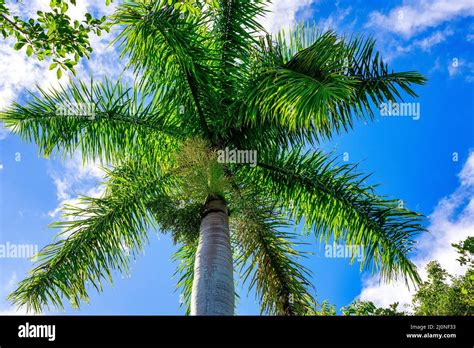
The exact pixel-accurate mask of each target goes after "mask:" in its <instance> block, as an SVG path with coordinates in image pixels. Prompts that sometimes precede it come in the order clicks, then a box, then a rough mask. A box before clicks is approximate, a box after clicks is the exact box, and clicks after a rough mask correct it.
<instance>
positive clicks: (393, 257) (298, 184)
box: [241, 148, 425, 283]
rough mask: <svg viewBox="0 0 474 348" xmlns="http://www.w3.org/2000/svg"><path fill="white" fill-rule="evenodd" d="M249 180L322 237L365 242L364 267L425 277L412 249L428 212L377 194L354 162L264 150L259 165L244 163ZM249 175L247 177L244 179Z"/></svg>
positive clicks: (391, 275)
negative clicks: (410, 207) (418, 212)
mask: <svg viewBox="0 0 474 348" xmlns="http://www.w3.org/2000/svg"><path fill="white" fill-rule="evenodd" d="M241 172H244V173H245V175H246V176H247V182H248V183H249V184H251V182H258V183H259V187H260V189H261V190H265V191H267V192H268V194H272V195H273V196H274V197H275V199H278V200H279V201H280V206H281V207H282V209H283V210H284V211H285V212H286V213H287V214H288V215H289V216H290V217H291V218H293V219H294V220H295V221H296V222H297V223H299V222H301V221H303V222H304V224H305V227H306V230H308V231H309V230H313V231H314V233H315V235H316V237H319V238H320V240H325V242H326V243H327V242H329V239H330V238H331V237H334V240H336V241H344V242H345V243H346V244H347V245H358V246H363V252H364V259H363V262H362V263H361V270H362V269H363V268H365V269H367V268H371V269H372V272H379V273H380V275H381V278H382V279H385V280H392V279H397V277H398V276H399V275H401V276H403V277H404V279H405V280H406V281H407V283H408V281H409V280H411V281H413V282H414V283H418V282H419V281H420V278H419V275H418V273H417V270H416V266H415V265H414V264H413V263H412V262H411V261H410V259H409V256H408V254H409V253H410V252H411V251H412V250H413V248H414V244H415V241H414V236H415V235H416V234H417V233H419V232H422V231H425V229H424V228H423V226H422V225H421V221H422V216H421V215H420V214H417V213H415V212H412V211H410V210H408V209H405V208H403V207H402V206H400V204H399V203H400V201H399V200H391V199H387V198H385V197H381V196H378V195H376V194H375V193H374V192H373V189H374V186H373V185H372V186H369V185H367V184H366V183H365V180H366V179H367V176H365V177H364V176H361V175H360V174H358V173H357V172H356V171H355V168H354V166H350V165H347V164H346V165H337V164H335V163H334V160H329V158H328V156H326V155H323V154H322V153H321V152H306V153H305V152H303V151H302V150H301V149H297V148H294V149H292V150H289V151H280V152H274V153H272V154H271V153H266V154H261V155H260V158H259V163H258V165H257V167H256V168H254V169H251V168H248V167H242V168H241ZM244 180H245V179H244Z"/></svg>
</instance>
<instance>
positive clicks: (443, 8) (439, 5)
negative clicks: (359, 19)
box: [367, 0, 474, 38]
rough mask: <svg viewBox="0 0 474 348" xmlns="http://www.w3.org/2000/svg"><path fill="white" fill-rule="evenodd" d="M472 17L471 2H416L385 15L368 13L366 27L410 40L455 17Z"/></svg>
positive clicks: (445, 0)
mask: <svg viewBox="0 0 474 348" xmlns="http://www.w3.org/2000/svg"><path fill="white" fill-rule="evenodd" d="M473 15H474V2H473V1H471V0H456V1H452V0H417V1H410V2H409V4H407V5H403V6H398V7H395V8H393V9H392V10H391V11H390V12H389V13H387V14H383V13H381V12H379V11H374V12H372V13H370V14H369V22H368V23H367V26H368V27H374V28H377V29H378V30H382V31H388V32H393V33H397V34H400V35H402V36H404V37H405V38H410V37H412V36H413V35H415V34H418V33H420V32H422V31H424V30H425V29H427V28H434V27H436V26H438V25H440V24H442V23H445V22H448V21H450V20H453V19H454V18H456V17H468V16H473Z"/></svg>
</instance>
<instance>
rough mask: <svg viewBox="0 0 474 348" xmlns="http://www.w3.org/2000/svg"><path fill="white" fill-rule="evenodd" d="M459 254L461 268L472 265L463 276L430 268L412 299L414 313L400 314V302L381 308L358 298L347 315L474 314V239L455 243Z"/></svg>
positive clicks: (436, 264) (433, 264)
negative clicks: (426, 277)
mask: <svg viewBox="0 0 474 348" xmlns="http://www.w3.org/2000/svg"><path fill="white" fill-rule="evenodd" d="M452 246H453V247H454V248H455V249H457V251H458V253H459V258H458V259H457V260H458V261H459V262H460V264H461V265H463V266H466V265H467V266H468V267H467V270H466V273H465V274H464V275H461V276H454V275H450V274H448V272H446V270H445V269H443V268H442V267H441V265H440V264H439V262H437V261H431V262H430V263H428V265H427V266H426V270H427V272H428V279H427V280H426V281H425V282H423V283H422V284H421V286H420V287H419V288H418V290H417V291H416V293H415V295H414V296H413V299H412V305H411V306H410V308H409V309H410V311H409V312H405V311H398V303H393V304H391V305H390V306H389V308H379V307H376V306H375V304H374V303H373V302H371V301H361V300H359V299H356V300H355V301H354V302H352V303H351V304H350V305H349V306H347V307H343V308H342V309H341V311H342V313H343V314H344V315H389V316H394V315H407V314H414V315H474V268H473V265H474V259H473V255H474V237H468V238H467V239H466V240H465V241H462V242H461V243H459V244H452Z"/></svg>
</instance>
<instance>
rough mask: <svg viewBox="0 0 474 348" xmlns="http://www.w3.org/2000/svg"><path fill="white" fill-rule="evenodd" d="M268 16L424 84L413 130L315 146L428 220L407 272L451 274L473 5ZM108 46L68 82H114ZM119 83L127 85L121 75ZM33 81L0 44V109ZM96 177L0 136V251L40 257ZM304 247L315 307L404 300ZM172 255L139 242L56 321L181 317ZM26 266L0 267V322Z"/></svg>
mask: <svg viewBox="0 0 474 348" xmlns="http://www.w3.org/2000/svg"><path fill="white" fill-rule="evenodd" d="M48 3H49V1H41V0H35V1H31V2H29V4H28V5H15V6H18V7H17V9H16V10H17V11H18V13H19V14H21V15H28V13H34V12H36V10H38V9H41V7H42V6H47V4H48ZM97 3H98V2H95V1H92V0H84V1H78V8H77V9H75V12H76V13H75V14H73V16H75V15H77V16H80V15H81V13H83V12H84V9H85V8H88V9H89V11H93V12H100V13H110V12H111V11H112V8H105V6H104V5H102V4H97ZM104 3H105V1H104ZM21 6H22V7H21ZM272 10H273V11H274V12H273V13H272V14H270V15H269V16H268V17H267V18H266V19H265V20H264V23H265V26H266V27H267V28H268V30H270V31H272V32H276V31H277V30H278V29H279V28H281V27H288V26H291V25H293V24H295V23H296V22H298V21H302V20H306V21H311V22H313V21H314V22H316V23H317V24H318V25H319V26H320V27H321V28H322V29H329V28H331V29H334V30H336V31H337V32H338V33H340V34H352V33H360V34H364V35H372V36H374V37H375V38H376V39H377V47H378V49H379V50H380V51H381V52H382V57H383V58H384V59H385V60H386V61H387V62H388V63H389V65H390V66H391V68H393V69H394V70H396V71H407V70H417V71H419V72H421V73H423V74H425V76H426V77H427V78H428V80H429V81H428V84H427V85H426V86H420V87H416V91H417V92H418V94H419V96H420V97H419V98H418V99H410V98H407V99H406V100H405V101H406V102H415V103H419V106H420V111H421V114H420V118H419V119H418V120H415V119H413V118H411V117H382V116H381V115H379V114H378V113H376V116H377V121H375V122H373V123H368V124H363V123H360V124H357V125H356V127H355V129H354V130H353V131H352V132H350V133H348V134H343V135H341V136H339V137H337V138H335V139H333V140H332V141H330V142H327V143H325V144H323V146H324V148H325V149H326V150H328V151H333V154H334V155H335V156H339V158H340V159H341V160H344V159H348V160H349V162H351V163H360V165H359V169H360V171H362V172H366V173H373V175H372V177H371V178H370V179H369V180H370V181H371V182H373V183H379V184H381V186H380V187H379V188H378V192H379V193H381V194H385V195H388V196H391V197H396V198H400V199H401V200H403V204H405V205H406V206H407V207H408V208H410V209H412V210H416V211H418V212H421V213H423V214H425V215H427V216H428V218H427V220H426V226H427V227H428V228H429V230H430V234H426V235H423V236H420V237H419V243H418V251H417V252H416V253H414V254H413V258H414V260H415V262H416V264H417V265H419V266H420V267H421V268H422V267H423V266H424V265H425V264H426V262H427V261H428V260H432V259H438V260H439V261H440V262H441V263H442V265H443V266H444V267H446V268H447V269H448V270H449V271H450V272H454V273H455V272H461V269H460V268H459V267H458V265H457V263H456V261H455V258H456V257H455V254H454V253H453V251H452V250H451V248H450V247H449V245H450V243H452V242H458V241H459V240H462V239H464V238H465V237H467V236H468V235H474V152H473V149H474V119H473V111H474V104H473V103H474V101H473V100H474V98H473V97H474V95H473V92H474V89H473V87H474V50H473V43H474V22H473V20H472V18H473V16H474V3H473V2H472V1H464V0H431V1H423V0H411V1H401V0H397V1H383V4H381V2H380V1H375V0H373V1H362V0H356V1H335V2H334V1H325V0H319V1H312V0H303V1H294V0H274V4H273V5H272ZM111 35H113V33H112V34H111ZM109 41H110V35H106V36H103V37H101V38H94V39H93V47H94V48H95V52H96V53H95V54H94V55H93V57H92V59H91V61H84V62H83V63H82V66H81V68H80V69H76V70H78V75H79V76H80V77H82V78H89V76H90V75H91V74H92V75H93V76H94V78H96V79H99V78H101V77H103V76H104V75H107V76H109V77H110V78H112V79H114V78H117V77H118V76H119V75H120V74H121V72H122V68H123V63H120V62H119V61H118V58H117V53H116V51H115V49H114V48H113V47H107V43H108V42H109ZM124 78H131V76H130V75H129V74H127V73H125V74H124ZM63 80H64V81H66V78H63ZM35 83H39V84H40V85H42V86H48V85H51V84H52V85H55V84H57V81H56V77H55V75H54V73H52V72H49V71H48V69H47V64H40V63H38V62H37V61H36V60H33V59H28V58H27V57H26V55H25V54H24V52H15V51H13V49H12V44H11V42H0V108H3V107H5V106H6V105H8V104H9V102H10V101H11V100H22V98H25V93H24V91H25V89H26V88H34V85H35ZM19 157H21V158H19ZM101 175H102V172H101V171H100V170H99V169H98V168H97V167H96V166H94V165H88V166H87V167H85V168H83V167H82V166H81V163H80V161H79V157H75V158H73V159H70V160H68V161H66V162H65V161H62V160H61V159H59V158H58V159H44V158H39V157H38V155H37V148H36V146H35V145H33V144H25V143H23V142H22V141H21V140H20V139H19V138H18V137H16V136H11V135H7V133H6V132H5V131H4V130H2V129H0V244H5V243H7V242H8V243H12V244H36V245H38V246H39V247H40V248H41V247H42V246H44V245H46V244H48V243H50V242H51V241H52V238H53V236H54V234H55V233H56V232H57V231H55V230H51V229H48V228H47V225H48V223H50V222H52V221H55V220H57V219H59V218H60V211H59V209H58V208H59V207H60V206H61V205H62V204H63V203H65V202H66V203H74V199H75V197H76V196H77V194H79V193H80V194H86V195H98V194H100V189H99V188H98V187H97V186H96V184H97V182H98V181H99V180H100V178H101ZM305 241H307V242H310V243H311V244H310V245H307V246H305V248H304V249H305V250H306V251H310V252H313V253H314V255H312V256H310V257H309V258H308V259H306V260H305V261H304V263H305V265H306V266H308V267H309V268H310V269H311V271H312V273H313V276H312V278H313V285H314V286H315V289H316V295H317V298H318V300H320V301H322V300H324V299H327V300H328V301H329V302H330V303H333V304H335V305H336V308H340V307H341V306H344V305H347V304H349V303H350V302H351V301H352V300H353V299H354V298H355V297H357V296H361V297H362V298H363V299H368V300H372V301H375V303H376V304H379V305H388V304H389V303H392V302H394V301H401V302H406V301H409V298H410V293H409V292H408V290H407V289H406V288H405V287H404V285H403V284H402V283H400V284H398V283H395V284H393V285H390V286H387V285H379V284H378V282H377V279H376V278H373V277H371V276H370V274H368V273H365V272H364V273H360V272H359V267H358V264H357V263H355V264H353V265H352V266H351V265H350V264H349V260H348V259H346V258H328V257H325V253H324V251H325V248H324V244H321V243H318V242H317V241H315V240H314V237H312V238H311V237H309V238H308V239H307V240H305ZM174 251H175V248H174V247H173V245H172V243H171V241H170V240H169V238H168V237H167V236H166V235H161V234H156V233H154V232H151V233H150V245H149V247H148V248H147V249H146V253H145V255H143V256H142V257H140V258H138V259H137V261H136V262H135V263H133V266H132V271H131V274H130V276H128V277H127V276H121V275H117V276H116V277H115V281H114V285H113V286H106V287H105V290H104V292H103V293H102V294H96V293H95V292H94V291H91V295H92V296H91V299H90V304H85V305H84V306H83V307H81V309H80V310H79V311H75V310H73V309H71V308H69V307H66V310H65V313H67V314H71V313H75V314H183V313H184V309H183V308H180V306H179V290H176V289H175V282H176V279H173V278H172V277H173V273H174V270H175V267H176V264H173V263H172V262H171V256H172V253H173V252H174ZM31 266H32V264H31V261H28V260H26V259H15V258H0V314H1V313H5V314H11V313H15V311H14V309H13V308H11V307H10V305H9V304H8V302H7V301H6V300H5V297H6V295H7V294H8V293H9V292H10V291H12V290H13V289H14V286H15V285H16V283H17V282H18V281H19V280H21V279H23V278H24V277H25V275H26V272H27V271H28V269H30V268H31ZM422 274H423V272H422ZM239 295H240V299H239V300H238V306H237V313H238V314H258V313H259V309H258V305H257V304H256V302H255V296H254V293H253V292H251V293H250V294H249V295H248V296H247V287H246V286H244V287H243V289H242V290H241V291H239ZM20 313H21V312H20ZM47 313H60V312H56V311H47Z"/></svg>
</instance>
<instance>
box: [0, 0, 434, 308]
mask: <svg viewBox="0 0 474 348" xmlns="http://www.w3.org/2000/svg"><path fill="white" fill-rule="evenodd" d="M0 1H1V0H0ZM0 3H2V2H0ZM58 3H59V2H58V1H56V2H55V4H54V6H56V5H57V4H58ZM61 3H65V2H64V1H61ZM267 4H268V1H264V0H234V1H231V2H230V1H224V0H222V1H221V0H218V1H215V0H213V1H207V2H206V4H204V3H203V2H199V1H193V0H186V1H177V0H172V1H168V0H157V1H151V0H140V1H138V0H137V1H129V2H126V3H124V4H121V5H120V6H119V7H118V10H117V11H116V13H115V14H114V16H113V18H111V20H112V22H113V23H114V24H116V25H118V26H119V28H120V30H121V31H120V33H119V35H118V37H117V39H116V41H114V43H115V44H117V45H118V48H119V49H120V50H121V51H122V57H124V58H127V59H128V60H129V66H128V68H129V69H131V71H132V72H133V73H134V74H135V81H137V83H136V84H135V85H133V86H125V85H124V84H123V83H121V82H120V81H118V82H116V83H111V82H110V81H107V80H106V81H104V82H103V83H93V82H92V81H91V83H86V82H74V81H71V82H70V83H69V84H68V86H62V87H60V88H58V89H52V90H48V91H45V90H41V89H40V90H39V94H33V93H32V94H31V95H30V97H29V98H27V99H26V101H25V102H24V103H23V104H19V103H14V104H13V105H12V106H11V107H10V108H8V109H7V110H5V111H3V112H0V120H1V121H2V122H3V123H4V124H5V125H6V126H7V127H8V128H9V129H10V130H11V131H12V132H13V133H16V134H18V135H20V136H21V137H22V138H23V139H25V140H26V141H29V142H34V143H36V144H37V145H38V147H39V152H40V154H42V155H44V156H49V155H56V154H62V155H64V156H65V157H66V156H72V155H73V154H74V153H75V152H77V151H80V152H81V154H82V156H83V160H84V161H91V160H99V161H101V162H102V163H103V165H105V166H106V167H107V178H106V179H107V181H106V182H105V183H104V186H105V192H104V195H103V196H102V197H100V198H87V197H84V198H82V200H81V202H82V203H83V204H80V205H78V206H75V207H68V209H67V212H68V214H69V215H66V218H65V220H64V221H62V222H59V223H56V224H54V226H55V227H58V228H61V229H62V230H63V233H62V234H61V236H62V237H60V239H59V241H57V242H56V243H54V244H52V245H51V246H47V247H46V248H45V249H43V251H42V252H41V253H40V261H39V265H38V266H37V267H36V268H35V269H34V270H33V271H32V272H31V273H30V275H29V277H28V278H26V279H25V280H23V281H22V282H21V283H20V284H19V287H18V289H17V290H15V291H14V292H13V293H12V294H11V296H10V299H11V300H12V302H14V303H16V304H17V305H20V306H22V305H25V306H26V307H27V308H28V309H31V310H34V311H40V310H41V309H42V308H44V307H45V306H47V305H48V304H52V305H53V306H54V307H61V306H62V305H63V299H64V298H65V299H67V300H69V301H70V302H72V304H73V305H76V306H78V305H79V303H80V301H81V300H87V299H88V292H89V288H90V287H91V286H92V287H94V288H96V289H97V290H101V289H102V283H103V281H104V279H106V280H111V278H112V275H113V273H114V272H115V271H125V272H126V271H127V265H128V262H129V256H130V255H131V256H134V255H135V253H138V252H139V251H140V250H141V249H142V248H143V246H144V245H145V243H146V240H147V239H146V237H147V233H148V230H149V229H156V230H159V231H161V232H163V233H171V235H172V238H173V240H174V242H175V243H176V244H178V245H179V248H180V249H179V251H178V252H177V253H176V254H175V256H174V259H175V260H176V261H178V262H179V263H178V269H177V272H176V275H177V276H178V277H179V278H178V281H177V283H178V287H181V289H182V295H183V296H182V297H183V298H182V299H183V303H182V304H183V306H186V308H188V311H189V299H190V296H191V289H192V282H193V276H194V275H193V272H194V270H193V264H194V255H195V252H196V248H197V240H198V234H199V228H200V220H201V217H202V213H203V209H204V205H205V203H206V200H207V199H208V198H209V197H215V196H218V197H220V198H222V199H223V200H224V201H225V202H226V203H227V204H228V207H229V210H230V216H229V219H230V226H231V232H232V236H231V237H232V243H233V248H234V254H235V257H236V269H237V270H238V271H239V272H240V274H241V275H242V277H241V278H242V279H241V280H242V281H244V282H246V284H248V285H249V286H250V288H252V287H254V288H255V290H256V293H257V297H258V299H259V301H260V303H261V311H262V313H270V314H279V315H333V314H334V313H335V311H334V308H333V306H330V305H329V304H328V303H327V302H323V303H322V304H318V303H317V302H316V300H315V299H314V296H313V292H314V291H313V287H312V286H311V284H310V275H309V274H308V271H307V270H306V269H305V268H304V267H303V266H302V265H301V262H300V261H301V258H302V257H305V256H308V255H307V253H306V252H303V251H302V250H301V249H302V248H303V245H302V244H304V243H302V242H301V241H300V240H299V239H297V236H296V235H295V234H294V233H290V232H288V230H289V227H290V226H291V225H293V226H296V225H297V224H299V223H300V222H304V224H305V226H306V232H308V233H313V234H314V235H315V236H316V237H318V238H319V239H320V240H325V241H328V240H329V239H330V238H332V237H334V239H336V240H343V241H345V242H346V243H348V244H362V245H364V247H365V248H364V252H365V254H364V256H365V258H364V262H363V263H362V267H363V268H372V271H374V272H379V273H381V275H382V277H383V278H384V279H386V280H391V279H396V278H397V277H403V278H404V279H405V280H406V281H407V282H410V281H412V282H415V283H417V282H419V276H418V274H417V272H416V268H415V266H414V265H413V264H412V263H411V262H410V260H409V258H408V253H409V252H410V251H412V250H413V244H414V242H413V237H414V235H415V234H416V233H418V232H420V231H423V227H422V226H421V219H422V217H421V216H420V215H419V214H416V213H414V212H411V211H409V210H407V209H402V208H399V207H398V201H396V200H392V199H388V198H385V197H381V196H378V195H376V194H375V192H374V190H375V186H371V185H367V184H366V182H365V180H366V177H365V176H362V175H360V174H359V173H357V171H356V170H355V168H354V166H350V165H339V164H337V163H335V162H334V161H333V160H331V159H330V158H329V157H328V156H327V155H324V154H323V153H322V152H321V151H319V150H315V149H314V147H312V146H310V147H309V150H308V151H307V152H306V151H302V149H303V148H308V145H315V140H321V139H325V138H330V137H331V135H332V134H333V133H340V132H342V131H345V130H349V129H350V128H351V127H352V125H353V122H354V120H356V119H371V118H372V117H373V113H372V111H371V107H373V105H372V104H376V103H379V102H381V101H388V100H392V99H395V98H398V97H400V92H401V91H405V92H406V93H408V95H410V96H414V95H415V94H414V92H413V90H412V89H411V85H412V84H422V83H424V81H425V80H424V78H423V77H422V76H421V75H419V74H417V73H414V72H407V73H394V72H392V71H390V70H389V69H388V67H387V66H386V64H384V63H383V62H382V60H381V59H380V58H379V54H378V53H377V52H375V50H374V45H373V41H371V40H361V39H357V38H356V39H346V38H341V37H338V36H337V35H336V34H335V33H333V32H328V33H320V32H317V31H316V30H312V31H311V30H310V31H307V30H306V29H303V27H300V28H299V29H297V30H296V31H295V32H292V33H291V35H290V40H289V41H286V40H287V39H286V36H285V35H283V34H281V35H279V36H277V37H275V38H273V39H272V38H270V37H269V36H267V35H264V37H263V38H262V35H261V34H262V33H264V29H263V28H262V27H261V25H260V24H259V23H258V17H259V16H260V15H263V14H264V13H265V11H266V5H267ZM192 7H194V8H195V9H197V10H194V9H192ZM66 10H67V9H66ZM64 16H65V14H61V15H60V17H61V18H64ZM91 20H92V19H88V21H89V22H88V23H90V21H91ZM102 24H103V23H100V24H99V23H97V25H102ZM91 25H92V24H91ZM73 41H74V40H72V39H71V42H73ZM28 45H31V44H29V43H28V41H26V42H25V43H24V44H23V42H19V43H17V46H16V47H17V48H19V49H21V48H23V47H24V46H26V50H27V53H29V54H33V53H35V52H36V46H35V45H31V48H28V47H29V46H28ZM72 49H74V48H72ZM80 49H82V48H80ZM86 50H87V48H86ZM344 58H347V59H348V63H347V64H346V63H345V62H344ZM76 60H77V59H76ZM63 63H64V64H66V63H65V62H63ZM50 68H51V69H52V70H53V69H58V68H59V70H58V74H61V73H62V70H63V69H62V67H61V66H60V62H53V64H52V65H51V67H50ZM84 103H85V104H88V105H93V109H94V116H93V117H83V116H84V115H83V114H81V112H72V113H71V114H68V115H58V112H57V111H58V108H59V107H61V106H63V105H71V104H73V105H74V104H76V105H77V104H81V105H82V104H84ZM367 114H368V115H367ZM226 147H229V148H234V149H239V150H252V151H257V153H258V161H257V165H256V166H255V167H254V168H253V167H251V166H250V165H247V164H233V163H219V162H218V161H217V156H216V153H217V151H219V150H223V149H225V148H226ZM61 238H62V239H61ZM124 246H125V248H124ZM128 250H130V251H131V254H130V255H128Z"/></svg>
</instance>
